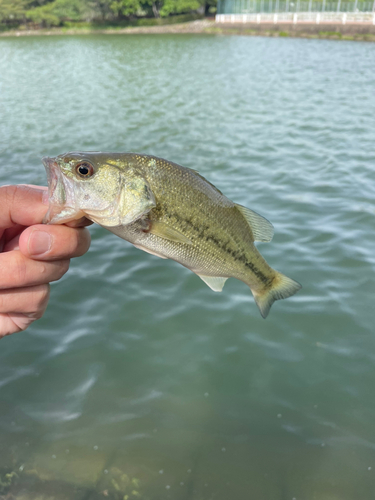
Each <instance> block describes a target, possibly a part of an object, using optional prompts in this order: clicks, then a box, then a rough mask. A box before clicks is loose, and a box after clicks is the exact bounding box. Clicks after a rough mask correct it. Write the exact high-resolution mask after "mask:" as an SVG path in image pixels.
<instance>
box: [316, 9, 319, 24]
mask: <svg viewBox="0 0 375 500" xmlns="http://www.w3.org/2000/svg"><path fill="white" fill-rule="evenodd" d="M316 24H320V12H317V14H316Z"/></svg>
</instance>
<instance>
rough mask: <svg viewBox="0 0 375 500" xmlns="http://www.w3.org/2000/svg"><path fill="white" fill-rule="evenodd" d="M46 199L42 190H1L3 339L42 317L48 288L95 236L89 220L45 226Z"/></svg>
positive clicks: (0, 325) (0, 304)
mask: <svg viewBox="0 0 375 500" xmlns="http://www.w3.org/2000/svg"><path fill="white" fill-rule="evenodd" d="M43 194H44V196H43ZM46 194H47V188H45V187H42V186H27V185H18V186H2V187H0V252H1V253H0V338H1V337H4V336H5V335H10V334H11V333H15V332H19V331H21V330H25V329H26V328H27V327H28V326H29V325H30V324H31V323H32V322H33V321H35V320H36V319H39V318H41V317H42V315H43V313H44V311H45V309H46V307H47V303H48V299H49V289H50V287H49V283H50V282H52V281H56V280H59V279H60V278H61V277H62V276H63V275H64V274H65V273H66V272H67V270H68V268H69V262H70V259H71V258H72V257H79V256H80V255H83V254H84V253H85V252H86V251H87V250H88V248H89V246H90V233H89V232H88V231H87V229H85V228H83V227H82V226H85V225H89V224H90V222H89V221H88V220H87V219H81V220H80V221H74V222H75V223H74V224H71V225H70V227H68V226H65V225H60V226H57V225H51V226H47V225H42V224H41V222H42V220H43V217H44V215H45V213H46V212H47V205H48V202H47V200H46V201H45V202H43V200H44V197H46ZM77 223H78V225H80V226H81V227H76V226H77ZM72 226H75V227H72Z"/></svg>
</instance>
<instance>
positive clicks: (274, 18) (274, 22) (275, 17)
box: [273, 14, 375, 24]
mask: <svg viewBox="0 0 375 500" xmlns="http://www.w3.org/2000/svg"><path fill="white" fill-rule="evenodd" d="M374 19H375V16H374ZM276 23H277V14H274V16H273V24H276Z"/></svg>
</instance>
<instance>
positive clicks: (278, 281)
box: [251, 272, 302, 318]
mask: <svg viewBox="0 0 375 500" xmlns="http://www.w3.org/2000/svg"><path fill="white" fill-rule="evenodd" d="M300 288H302V287H301V285H300V284H299V283H297V281H294V280H292V279H290V278H288V277H287V276H284V275H283V274H281V273H278V272H276V276H275V278H274V280H273V283H272V287H271V288H269V289H265V290H264V291H260V292H258V291H256V292H255V291H253V290H251V291H252V293H253V295H254V299H255V302H256V304H257V306H258V308H259V311H260V314H261V315H262V316H263V318H266V317H267V315H268V313H269V312H270V309H271V306H272V304H273V303H274V302H275V300H279V299H287V298H288V297H290V296H291V295H294V294H295V293H297V292H298V290H299V289H300Z"/></svg>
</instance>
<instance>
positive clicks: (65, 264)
mask: <svg viewBox="0 0 375 500" xmlns="http://www.w3.org/2000/svg"><path fill="white" fill-rule="evenodd" d="M55 264H56V277H55V280H53V281H56V280H59V279H60V278H62V277H63V276H64V274H65V273H66V272H67V271H68V269H69V265H70V260H69V259H64V260H60V261H58V262H56V263H55Z"/></svg>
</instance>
